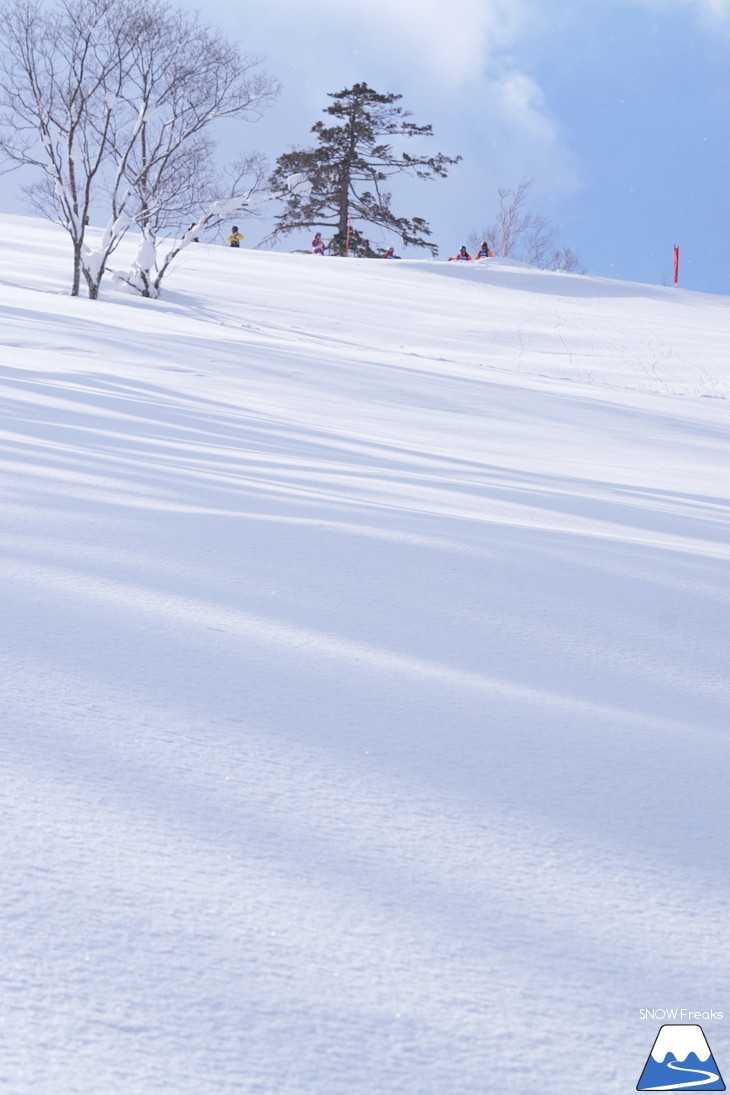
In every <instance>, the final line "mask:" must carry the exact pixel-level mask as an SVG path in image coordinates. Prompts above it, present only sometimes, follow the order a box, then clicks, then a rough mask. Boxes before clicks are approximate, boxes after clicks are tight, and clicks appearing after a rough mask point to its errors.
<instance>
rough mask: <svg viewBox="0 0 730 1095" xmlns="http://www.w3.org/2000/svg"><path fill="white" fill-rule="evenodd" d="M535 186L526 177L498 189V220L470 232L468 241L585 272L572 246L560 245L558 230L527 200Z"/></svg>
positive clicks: (499, 252) (556, 267) (535, 263)
mask: <svg viewBox="0 0 730 1095" xmlns="http://www.w3.org/2000/svg"><path fill="white" fill-rule="evenodd" d="M532 187H533V180H532V179H531V178H524V179H522V181H521V182H520V183H519V184H518V186H516V187H515V188H514V189H513V190H508V189H500V190H498V191H497V194H498V197H499V211H498V213H497V218H496V220H495V221H494V222H493V223H492V224H491V225H490V226H489V227H488V228H482V229H481V231H480V232H474V231H473V232H470V233H469V234H468V235H467V243H468V244H469V246H470V247H472V248H474V249H477V248H478V247H479V246H480V244H481V243H482V242H486V243H488V244H489V248H490V250H491V251H492V252H493V253H494V254H495V255H501V256H502V257H504V258H506V257H508V256H511V257H512V258H517V259H519V260H520V261H521V262H526V263H527V264H528V265H530V266H539V267H541V268H542V269H544V270H572V271H576V272H578V273H584V270H583V268H582V267H581V265H580V262H579V259H578V256H577V255H576V254H575V252H574V251H572V250H571V248H569V247H562V248H561V247H559V245H558V240H559V230H558V229H557V228H556V227H555V226H554V225H553V224H551V223H550V221H549V219H548V218H547V217H546V216H545V215H544V214H543V213H534V212H532V211H531V210H530V208H529V205H528V201H529V197H530V191H531V190H532Z"/></svg>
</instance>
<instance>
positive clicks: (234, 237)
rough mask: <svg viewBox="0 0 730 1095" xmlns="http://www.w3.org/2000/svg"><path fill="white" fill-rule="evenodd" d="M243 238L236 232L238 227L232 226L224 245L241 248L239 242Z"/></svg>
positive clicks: (243, 237)
mask: <svg viewBox="0 0 730 1095" xmlns="http://www.w3.org/2000/svg"><path fill="white" fill-rule="evenodd" d="M245 238H246V237H245V236H242V235H241V233H240V232H239V231H238V225H237V224H234V225H233V228H232V229H231V234H230V236H229V237H228V239H227V240H226V243H229V244H230V245H231V247H240V246H241V240H243V239H245Z"/></svg>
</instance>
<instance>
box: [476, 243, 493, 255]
mask: <svg viewBox="0 0 730 1095" xmlns="http://www.w3.org/2000/svg"><path fill="white" fill-rule="evenodd" d="M474 258H475V259H491V258H493V255H492V252H491V251H490V250H489V244H488V243H487V241H486V240H485V241H484V243H483V244H482V246H481V247H480V248H479V250H478V251H477V253H476V255H475V256H474Z"/></svg>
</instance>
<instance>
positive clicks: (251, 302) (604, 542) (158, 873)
mask: <svg viewBox="0 0 730 1095" xmlns="http://www.w3.org/2000/svg"><path fill="white" fill-rule="evenodd" d="M0 225H1V227H2V233H1V235H0V281H1V282H2V290H3V291H2V305H1V309H2V385H1V389H0V404H1V406H2V412H3V414H2V436H1V438H0V443H1V452H2V480H1V481H2V492H3V522H2V527H1V529H0V537H1V542H2V551H3V566H2V584H3V603H4V611H3V614H2V625H1V629H2V630H1V632H0V634H1V636H2V638H1V640H0V642H1V651H2V653H1V657H2V668H3V674H2V699H3V711H4V715H3V721H2V751H1V753H0V765H1V767H2V788H3V795H4V807H3V817H2V833H3V837H2V840H3V846H2V872H3V887H2V895H3V896H2V901H3V913H2V920H1V924H2V938H3V955H4V961H3V964H2V966H1V967H0V980H1V985H2V992H1V993H0V1001H1V1011H0V1036H1V1037H2V1043H3V1045H2V1052H0V1087H2V1085H3V1083H4V1085H5V1088H6V1089H7V1090H8V1091H10V1092H12V1093H13V1095H30V1093H33V1095H152V1093H156V1092H165V1093H170V1095H228V1093H231V1095H233V1093H234V1092H235V1093H237V1095H238V1093H246V1095H249V1093H250V1095H254V1093H255V1095H259V1093H261V1095H300V1093H301V1095H305V1093H306V1095H385V1093H394V1092H398V1093H404V1095H446V1093H449V1095H483V1093H485V1092H487V1093H489V1092H495V1093H500V1095H504V1093H511V1092H520V1093H522V1092H529V1091H535V1092H541V1093H549V1095H565V1093H566V1092H567V1093H573V1092H574V1093H575V1095H578V1093H581V1095H583V1093H585V1092H600V1093H602V1095H613V1093H616V1095H619V1093H625V1092H627V1091H631V1090H634V1088H635V1086H636V1083H637V1080H638V1077H639V1075H640V1073H641V1069H642V1066H643V1063H644V1061H645V1060H646V1056H647V1053H648V1052H649V1049H650V1047H651V1045H652V1043H653V1041H654V1038H655V1036H656V1028H657V1025H658V1024H654V1023H651V1022H647V1021H646V1020H644V1021H640V1019H639V1009H641V1008H660V1007H674V1006H677V1007H685V1008H699V1009H709V1008H722V1007H723V1005H725V1015H726V1016H727V1015H728V1007H727V1004H728V1001H727V999H726V992H727V975H728V958H729V957H730V937H729V931H730V929H729V926H730V910H729V908H728V888H729V885H730V883H729V881H728V872H727V866H728V826H727V822H728V817H727V774H728V687H727V650H728V644H727V637H728V599H729V592H730V590H729V583H728V568H727V561H728V538H727V530H728V520H727V518H728V496H729V493H730V492H729V487H730V484H729V482H728V479H729V476H728V467H729V464H728V429H727V425H728V421H727V420H728V403H727V401H726V397H727V395H728V391H729V390H730V367H729V358H730V355H729V354H728V350H729V349H730V301H728V300H727V299H726V298H718V297H710V296H703V295H700V294H692V293H688V292H684V291H682V290H674V289H671V288H650V287H647V286H641V285H633V284H627V283H621V282H614V281H607V280H600V279H595V278H588V277H580V276H576V275H561V274H555V273H544V272H540V271H535V270H530V269H528V268H525V267H522V266H520V265H517V264H514V263H510V262H508V261H506V260H491V261H488V262H486V263H483V264H479V265H475V264H469V265H466V264H463V265H461V264H460V265H458V266H457V265H456V264H454V263H452V264H451V265H449V264H447V263H445V262H439V261H431V260H428V261H420V262H415V261H402V262H391V263H381V262H377V261H368V260H353V261H344V260H337V259H328V258H318V257H312V256H308V255H282V254H271V253H260V252H253V253H252V252H248V251H246V250H243V249H242V250H238V251H236V250H231V249H228V248H225V247H221V246H212V245H210V246H209V245H197V246H194V247H191V248H188V249H187V251H185V252H184V253H183V254H182V255H181V256H180V259H179V261H178V265H177V268H176V270H175V272H174V273H173V274H172V275H171V276H170V278H169V279H168V281H167V283H166V288H165V289H164V290H163V291H164V296H163V299H162V300H160V301H145V300H142V299H139V298H135V297H133V296H131V295H125V294H124V293H122V292H116V291H114V290H113V289H112V288H111V287H110V286H109V285H108V284H105V285H104V286H103V287H102V299H101V300H99V301H98V302H90V301H88V300H86V299H71V298H69V297H68V295H67V291H68V286H69V283H70V262H69V260H70V256H69V246H68V244H67V241H66V238H65V236H64V234H63V233H62V232H61V231H60V230H58V229H55V228H53V227H51V226H49V225H47V224H44V223H41V222H39V221H35V220H33V219H30V218H27V219H25V218H12V217H7V216H4V217H0ZM137 243H138V241H133V240H131V239H130V241H129V243H128V244H127V243H126V242H125V244H124V246H123V248H122V249H120V253H119V254H117V255H115V259H114V261H115V262H117V264H123V263H125V262H126V263H128V262H129V261H131V259H132V258H133V256H134V253H135V248H136V246H137ZM124 248H126V249H127V251H126V257H125V254H121V252H123V251H124ZM727 1025H728V1020H727V1019H726V1020H725V1022H724V1024H723V1022H720V1021H718V1022H715V1023H713V1022H710V1023H706V1024H705V1029H706V1031H707V1033H708V1037H709V1040H710V1042H711V1044H712V1047H713V1050H714V1052H715V1056H716V1059H717V1061H718V1063H719V1064H720V1067H721V1068H722V1059H723V1055H724V1056H725V1059H726V1061H727V1060H728V1059H730V1038H729V1037H728V1033H727ZM727 1067H730V1066H728V1065H727V1064H726V1068H727Z"/></svg>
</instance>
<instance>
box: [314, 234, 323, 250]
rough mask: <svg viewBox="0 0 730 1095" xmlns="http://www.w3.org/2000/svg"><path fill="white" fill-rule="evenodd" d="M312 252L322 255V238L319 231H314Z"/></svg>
mask: <svg viewBox="0 0 730 1095" xmlns="http://www.w3.org/2000/svg"><path fill="white" fill-rule="evenodd" d="M312 254H313V255H323V254H324V240H323V239H322V233H321V232H315V233H314V239H313V240H312Z"/></svg>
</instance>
